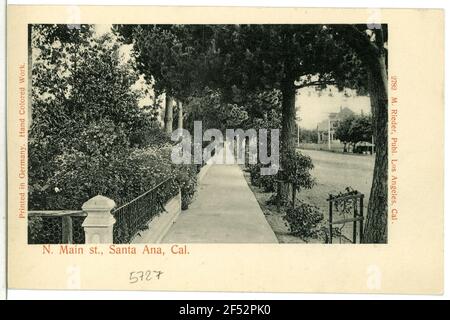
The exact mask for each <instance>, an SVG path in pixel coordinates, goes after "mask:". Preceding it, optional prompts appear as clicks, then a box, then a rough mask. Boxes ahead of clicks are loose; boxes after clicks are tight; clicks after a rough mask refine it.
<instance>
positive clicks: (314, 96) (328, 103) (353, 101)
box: [295, 87, 370, 129]
mask: <svg viewBox="0 0 450 320" xmlns="http://www.w3.org/2000/svg"><path fill="white" fill-rule="evenodd" d="M295 104H296V107H297V116H298V117H300V127H302V128H304V129H315V128H316V127H317V124H318V123H319V122H321V121H323V120H325V119H327V118H328V114H329V113H330V112H339V110H340V107H341V106H342V107H343V108H345V107H347V108H349V109H350V110H352V111H353V112H355V113H357V114H360V113H361V110H362V111H363V113H364V114H370V99H369V97H368V96H358V95H356V93H355V92H351V96H350V97H346V96H345V95H344V93H343V92H339V91H338V90H337V88H335V87H328V88H327V89H326V90H324V91H321V94H320V96H319V94H318V92H316V91H315V90H314V89H313V88H308V87H306V88H303V89H301V90H299V91H298V92H297V96H296V100H295Z"/></svg>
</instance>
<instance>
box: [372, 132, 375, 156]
mask: <svg viewBox="0 0 450 320" xmlns="http://www.w3.org/2000/svg"><path fill="white" fill-rule="evenodd" d="M374 147H375V144H374V141H373V135H372V155H373V154H374V152H375V150H374Z"/></svg>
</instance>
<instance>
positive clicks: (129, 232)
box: [111, 178, 178, 243]
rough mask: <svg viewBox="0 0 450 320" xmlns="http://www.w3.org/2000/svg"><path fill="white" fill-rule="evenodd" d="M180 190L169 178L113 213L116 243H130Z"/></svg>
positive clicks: (120, 206)
mask: <svg viewBox="0 0 450 320" xmlns="http://www.w3.org/2000/svg"><path fill="white" fill-rule="evenodd" d="M177 192H178V187H177V186H176V185H175V184H174V181H173V179H171V178H169V179H166V180H164V181H163V182H161V183H159V184H158V185H156V186H155V187H153V188H152V189H150V190H148V191H146V192H144V193H143V194H141V195H140V196H138V197H136V198H134V199H133V200H131V201H128V202H126V203H125V204H122V205H119V206H118V207H117V208H116V209H114V210H113V211H112V212H111V213H112V215H113V216H114V218H115V219H116V223H115V224H114V229H113V238H114V243H130V242H131V241H132V240H133V238H134V237H136V236H137V235H138V234H139V232H141V231H144V230H146V229H147V228H148V223H149V222H150V221H151V220H152V219H153V218H154V217H155V216H156V215H158V214H159V213H161V212H163V211H165V209H164V205H165V204H166V203H167V202H168V201H169V200H170V199H171V198H172V197H174V196H175V195H176V194H177Z"/></svg>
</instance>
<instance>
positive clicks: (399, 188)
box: [8, 6, 443, 293]
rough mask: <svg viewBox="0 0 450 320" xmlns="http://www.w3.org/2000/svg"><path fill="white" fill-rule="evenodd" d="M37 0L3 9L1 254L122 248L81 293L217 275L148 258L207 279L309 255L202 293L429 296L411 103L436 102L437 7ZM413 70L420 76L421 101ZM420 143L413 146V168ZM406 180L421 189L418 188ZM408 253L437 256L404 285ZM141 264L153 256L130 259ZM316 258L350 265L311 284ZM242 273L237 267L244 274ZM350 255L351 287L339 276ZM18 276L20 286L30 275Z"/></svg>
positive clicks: (434, 242) (432, 278)
mask: <svg viewBox="0 0 450 320" xmlns="http://www.w3.org/2000/svg"><path fill="white" fill-rule="evenodd" d="M52 8H54V9H55V10H54V11H52V12H50V10H47V9H49V7H43V10H41V11H40V13H39V14H38V13H33V12H32V11H31V10H30V8H29V7H23V6H22V7H21V6H13V7H10V8H9V9H10V10H9V15H10V22H9V26H8V35H9V36H8V39H9V42H8V45H9V48H8V49H9V51H8V55H9V57H11V56H12V55H14V58H12V57H11V59H10V60H9V63H10V64H9V71H8V82H9V84H10V86H11V88H10V89H9V92H8V93H9V103H8V108H9V111H10V112H9V119H8V139H9V140H8V141H9V142H11V143H9V145H10V149H9V151H8V176H9V179H10V180H9V190H10V191H9V202H10V203H11V205H10V207H9V211H8V220H9V229H10V232H9V234H10V242H9V245H10V246H11V248H12V257H11V258H10V259H13V261H10V265H11V264H12V265H18V264H21V263H23V261H22V260H21V259H25V258H24V257H25V252H30V257H32V258H33V261H39V262H38V263H37V265H38V266H36V269H37V270H36V271H38V270H41V269H42V268H44V265H45V264H48V263H50V261H53V262H55V263H56V265H58V266H59V265H61V266H66V267H65V268H66V269H64V270H67V265H68V264H67V263H68V261H69V260H70V261H72V262H71V263H72V264H69V265H73V261H78V262H75V265H76V267H74V268H75V269H73V270H80V269H79V268H82V269H83V270H85V268H86V266H88V265H92V264H93V263H94V264H95V263H101V262H100V261H109V262H111V261H114V260H112V259H120V260H117V261H120V265H121V266H120V267H119V269H123V274H125V276H124V277H125V278H126V279H125V278H124V280H123V281H122V280H117V283H115V282H114V281H112V282H111V283H108V284H107V285H106V284H105V283H104V282H101V281H100V280H98V279H97V280H98V281H100V282H99V283H98V285H97V284H96V282H95V281H94V280H92V277H93V274H98V273H99V272H102V271H101V270H91V271H90V272H92V273H89V275H88V276H87V278H89V279H90V281H91V282H90V283H89V284H86V283H87V280H83V278H82V279H81V280H78V283H80V281H81V282H82V283H83V285H79V287H78V288H105V287H106V288H115V287H116V288H127V289H128V288H133V287H132V285H134V284H136V283H137V284H136V286H135V288H140V289H141V288H142V289H155V288H159V289H161V288H162V289H174V288H175V289H178V288H180V289H183V288H184V289H192V288H203V289H204V290H211V289H212V290H214V287H211V285H212V284H208V285H206V284H201V283H196V284H195V285H193V284H192V283H191V282H186V283H184V282H183V284H180V286H179V287H177V286H176V285H174V283H176V279H179V277H180V275H179V274H178V275H177V274H172V275H171V279H164V277H165V276H167V273H169V271H165V270H166V269H169V270H171V271H170V272H172V273H173V272H174V271H173V270H174V265H176V264H180V263H181V264H183V263H184V262H185V263H186V264H185V266H186V268H187V270H193V269H195V267H196V266H198V265H200V264H202V266H203V267H202V268H207V270H208V271H207V272H208V274H215V272H217V270H210V269H213V268H214V266H216V265H217V263H221V262H220V261H213V260H216V259H219V260H221V261H222V263H224V264H225V265H229V264H230V263H232V260H233V259H234V258H233V257H235V258H237V257H239V256H240V257H241V259H244V256H245V259H250V260H251V259H254V261H262V259H263V257H264V259H266V258H268V257H269V259H270V260H272V261H271V262H270V263H269V265H272V266H273V265H276V266H278V267H280V265H282V264H284V265H283V266H281V270H288V271H286V272H288V274H292V273H293V272H295V271H294V270H293V269H292V264H293V263H294V262H295V261H298V259H302V257H303V258H305V257H307V259H308V260H309V259H310V260H309V262H310V263H312V265H314V266H319V267H318V269H317V268H315V271H314V272H315V273H314V277H315V278H314V279H310V280H308V281H307V282H303V283H302V282H301V281H300V282H297V283H296V284H289V283H288V282H286V280H283V281H282V282H278V283H276V284H274V283H271V282H270V281H269V280H265V281H264V282H263V285H261V286H260V287H258V286H257V285H255V283H254V282H253V281H257V278H258V277H263V276H264V275H265V274H267V272H269V271H268V270H260V271H258V272H256V273H254V274H252V276H251V277H250V278H251V279H253V280H249V281H248V283H247V282H245V281H242V279H241V280H240V282H239V283H234V282H233V281H231V283H229V284H226V281H227V280H226V279H232V278H233V277H232V276H231V275H230V274H226V275H224V278H223V280H221V281H219V284H218V287H217V288H218V289H220V288H221V289H223V288H225V289H229V290H244V291H245V290H249V291H253V290H256V291H258V290H262V291H265V290H273V291H291V290H293V291H295V290H300V291H302V290H303V291H308V290H316V291H341V290H342V291H348V292H352V291H353V292H355V291H370V290H375V291H376V290H378V292H385V291H386V292H388V291H390V292H392V291H396V290H397V291H399V292H401V291H406V292H410V293H416V292H422V291H423V292H434V293H436V292H439V290H440V289H439V287H440V284H441V282H442V281H441V280H442V274H441V273H442V256H441V255H440V249H441V248H442V227H443V225H442V219H443V211H442V184H439V183H440V182H441V180H442V176H441V174H442V156H443V153H442V152H443V150H442V149H439V147H442V141H443V123H437V124H436V123H434V122H433V123H432V121H431V120H430V119H427V118H426V117H421V116H420V115H421V114H423V112H424V110H423V107H421V106H419V104H420V103H423V101H427V100H428V101H434V103H433V104H429V107H428V111H427V112H428V114H429V115H432V114H436V116H440V115H442V113H443V100H442V96H439V93H440V92H443V91H442V90H443V74H442V71H441V68H442V67H443V42H442V39H443V38H442V37H443V27H442V26H443V15H442V14H441V12H440V11H439V10H428V11H427V10H422V11H421V12H417V10H403V11H402V10H400V11H395V10H380V9H377V10H378V11H376V10H375V11H374V10H372V11H370V10H363V9H360V10H357V9H347V10H342V9H341V10H339V9H334V10H335V11H333V9H308V10H306V9H303V10H299V9H298V10H295V9H265V10H266V11H264V10H256V9H254V8H253V9H251V8H246V9H245V10H244V9H242V10H240V11H239V8H237V9H231V8H227V9H224V12H227V13H226V14H225V16H224V17H222V18H220V17H214V16H210V18H209V19H205V16H208V14H209V13H211V12H212V9H211V8H183V9H181V8H177V9H178V11H173V12H177V14H174V15H173V16H172V17H171V18H172V19H169V17H170V14H169V13H170V12H172V11H170V10H169V9H170V8H165V7H160V8H150V7H141V8H140V9H141V10H143V12H142V14H141V15H135V16H134V15H133V14H136V12H137V11H136V10H138V8H133V9H131V8H129V7H122V8H119V7H110V8H107V9H105V10H107V13H108V14H109V16H108V15H103V16H102V17H100V16H101V12H102V7H76V9H75V10H74V9H73V7H71V8H70V9H69V8H67V7H63V6H61V7H57V6H56V7H52ZM277 10H278V11H277ZM118 11H122V12H123V16H121V17H122V20H121V19H118ZM275 11H276V12H278V13H279V15H278V16H277V18H270V17H271V16H272V15H271V14H270V13H271V12H275ZM419 11H420V10H419ZM73 12H77V14H78V15H79V16H78V17H77V16H76V17H75V18H73V19H71V18H70V16H69V17H66V16H67V15H70V14H73ZM144 12H153V13H155V12H159V13H160V17H166V19H162V18H161V19H158V18H153V19H147V20H146V19H145V14H144ZM374 12H375V13H374ZM186 14H190V15H188V16H189V17H190V19H187V18H186ZM214 14H215V15H219V12H218V9H217V8H216V9H215V11H214ZM233 14H237V15H236V16H235V18H233V19H231V18H230V19H228V20H227V17H231V16H232V15H233ZM178 15H179V17H180V18H178ZM58 16H59V18H58ZM321 16H323V17H324V18H323V19H320V17H321ZM93 17H98V18H96V19H94V18H93ZM133 17H135V18H133ZM200 17H203V18H200ZM246 17H247V18H246ZM248 17H252V18H251V19H249V18H248ZM283 17H285V18H283ZM292 17H294V18H292ZM374 17H375V18H374ZM408 18H415V19H416V22H417V24H418V26H415V27H414V28H421V27H422V28H428V29H427V30H429V32H427V31H425V30H424V31H421V32H420V33H419V34H418V37H419V38H420V39H422V38H423V39H426V40H424V41H427V44H430V45H433V46H434V47H435V48H436V50H435V51H432V52H428V51H426V50H424V49H423V48H421V49H420V50H415V48H416V44H414V43H413V42H414V40H413V39H407V40H402V37H404V36H405V34H407V31H406V30H407V28H408V26H409V24H408V22H407V20H408ZM19 19H21V20H20V21H19ZM431 20H434V23H432V24H428V23H429V21H431ZM425 25H426V26H427V27H425ZM430 32H434V36H432V37H428V36H427V35H426V34H430ZM440 32H441V33H440ZM408 34H409V33H408ZM409 36H410V37H411V35H410V34H409ZM427 37H428V38H427ZM402 41H404V42H407V44H404V42H403V43H402ZM13 50H14V51H13ZM406 50H411V51H408V55H404V54H405V51H406ZM408 59H409V60H408ZM407 60H408V61H410V63H408V62H407ZM417 61H422V64H421V65H420V64H419V65H416V64H414V63H415V62H417ZM408 64H410V66H412V65H414V68H416V69H419V70H413V68H412V67H408ZM419 72H420V73H422V74H423V75H431V76H430V77H428V78H427V79H429V81H430V83H429V84H425V85H424V86H425V87H424V88H421V90H420V92H421V93H422V96H421V97H417V95H418V91H416V89H417V87H416V79H417V78H416V77H417V76H418V75H419ZM433 99H434V100H433ZM421 108H422V109H421ZM416 110H419V111H417V112H416ZM434 118H435V117H434ZM417 123H421V127H422V129H420V130H418V127H417V126H416V125H417ZM426 128H431V129H430V130H428V131H427V130H425V129H426ZM433 132H434V133H433ZM431 133H433V134H434V136H433V138H435V139H436V140H435V141H433V142H430V141H431V140H432V139H431V136H425V135H429V134H431ZM430 139H431V140H430ZM424 140H426V141H427V143H426V144H424V145H422V146H423V147H424V146H425V145H427V146H428V147H429V148H428V147H426V149H427V150H426V151H425V150H423V151H425V153H429V155H428V156H426V155H425V154H420V155H418V156H417V158H415V159H416V163H415V165H414V164H412V163H411V162H410V161H408V159H409V157H415V155H416V154H417V153H416V150H415V147H414V145H416V146H418V145H420V141H424ZM433 143H434V144H435V145H436V146H437V148H436V149H432V148H431V145H430V144H433ZM415 166H416V168H420V167H422V166H423V167H424V168H427V169H426V170H425V172H420V171H418V170H416V171H415V170H414V167H415ZM417 183H420V184H417ZM414 188H418V189H423V190H422V191H420V192H419V190H417V192H418V193H419V194H421V193H426V192H428V191H433V193H432V196H431V195H424V196H423V198H422V200H421V201H420V199H418V198H420V197H421V196H420V195H419V196H418V195H415V194H414V193H415V190H414ZM11 190H12V191H11ZM430 194H431V193H430ZM423 208H427V209H426V211H427V212H426V213H425V212H423V213H420V212H419V211H420V210H423ZM423 215H428V218H427V219H425V217H423ZM421 229H422V231H423V232H428V234H426V235H425V234H423V233H422V232H421V231H420V230H421ZM411 239H413V240H411ZM416 244H417V247H415V245H416ZM355 245H356V246H355ZM19 248H23V250H25V251H23V250H21V249H19ZM214 248H216V249H214ZM217 248H224V249H217ZM231 248H234V249H233V250H231ZM252 248H258V249H252ZM265 248H266V249H265ZM307 248H309V249H307ZM217 250H219V251H220V250H223V256H221V255H220V253H218V252H217ZM241 250H242V251H241ZM414 250H416V251H415V252H416V254H417V256H415V255H414V254H413V252H414ZM212 252H213V253H212ZM236 252H238V253H236ZM249 252H251V253H249ZM288 253H290V254H288ZM293 253H295V254H293ZM399 253H400V254H399ZM420 255H422V257H425V256H426V257H429V258H430V259H432V260H433V261H434V263H435V264H432V265H431V266H430V265H428V264H427V263H426V262H425V261H422V262H419V263H418V265H416V267H417V270H416V271H414V270H410V271H409V273H408V274H409V275H414V274H415V275H418V277H419V278H420V280H418V281H417V282H416V283H410V282H409V281H411V282H413V280H405V279H402V277H401V276H400V273H399V272H400V270H403V269H404V267H405V266H406V265H409V266H411V267H412V265H413V261H416V260H420V258H419V256H420ZM288 256H290V257H291V259H292V260H289V259H288V258H287V257H288ZM323 256H325V257H323ZM219 257H220V258H219ZM270 257H272V259H271V258H270ZM277 257H278V258H277ZM280 257H281V258H280ZM55 259H56V260H55ZM99 259H103V260H99ZM126 259H128V261H126V262H124V263H123V264H122V261H124V260H126ZM131 259H135V261H136V267H133V264H132V262H131ZM146 259H147V260H146ZM149 259H150V260H149ZM343 259H344V260H345V259H348V261H345V262H344V261H343ZM393 259H397V262H395V260H393ZM311 260H313V261H312V262H311ZM94 261H96V262H94ZM145 261H146V262H145ZM149 261H150V262H151V264H152V265H154V266H155V267H154V268H156V269H155V270H153V269H148V270H147V269H142V268H143V267H142V266H143V265H145V264H148V262H149ZM302 261H303V262H302V263H301V264H300V265H301V268H302V269H305V268H306V269H309V267H308V266H307V265H306V261H305V260H302ZM324 261H329V262H330V265H333V264H335V267H336V268H347V270H346V271H345V272H341V273H340V276H337V277H336V278H335V279H334V280H331V281H334V283H330V284H329V285H323V284H320V277H321V273H325V274H327V275H326V276H324V277H325V278H331V279H333V274H332V272H330V270H326V271H325V270H322V269H323V266H324V264H325V263H324ZM371 261H372V262H371ZM373 261H375V262H373ZM377 261H378V262H377ZM353 262H354V263H353ZM259 263H260V262H259ZM56 265H55V266H56ZM395 265H396V266H395ZM320 266H322V269H320ZM357 266H358V267H357ZM50 267H51V266H50ZM61 268H64V267H61ZM77 268H78V269H77ZM134 268H136V270H135V269H134ZM149 268H150V267H149ZM235 268H236V267H232V269H233V270H235ZM243 268H244V269H243V270H241V274H242V275H241V276H239V277H238V278H239V279H240V278H241V277H245V276H246V275H247V276H248V274H249V273H251V270H250V268H248V267H243ZM353 268H358V270H359V271H358V272H360V275H358V276H357V277H356V278H358V279H360V280H356V279H355V281H360V282H361V283H358V284H353V283H347V284H344V283H343V282H345V280H344V278H345V275H346V274H347V273H348V272H351V271H352V270H355V269H353ZM427 268H428V269H427ZM93 269H95V268H93ZM175 269H176V268H175ZM220 269H221V270H222V271H223V267H221V268H220ZM387 269H392V270H389V271H388V270H387ZM413 269H414V268H413ZM71 270H72V269H71ZM336 270H341V269H336ZM430 270H431V271H432V272H431V273H430V272H429V271H430ZM64 272H65V271H64ZM64 272H63V273H64ZM77 272H79V271H77ZM106 272H107V274H108V277H113V276H117V277H118V278H120V277H122V276H120V275H119V271H117V270H115V271H112V270H110V271H106ZM133 272H135V274H134V276H133ZM139 272H141V273H142V275H143V277H140V276H137V274H138V273H139ZM308 272H313V271H308ZM308 272H306V273H305V275H304V276H306V274H308ZM60 273H61V271H60ZM87 273H88V271H82V272H81V274H83V275H86V274H87ZM310 274H311V273H310ZM374 274H375V275H377V277H376V279H377V280H376V281H375V282H373V278H370V277H371V276H373V275H374ZM381 274H386V278H387V279H389V281H391V283H390V284H388V285H386V286H383V287H382V286H381V284H379V282H380V283H381V280H380V279H381V276H380V277H378V275H381ZM304 276H299V275H296V276H295V277H300V278H301V279H304V278H302V277H304ZM19 277H20V276H19V274H18V273H17V272H15V271H14V276H13V279H12V282H13V283H17V286H19V287H23V286H26V285H27V284H28V285H30V286H32V287H34V286H35V285H36V286H41V287H47V284H43V283H42V282H41V283H40V284H38V283H39V282H33V280H30V279H31V275H30V279H28V278H26V277H25V278H24V279H19ZM196 277H199V276H196ZM295 277H294V278H295ZM56 278H58V279H59V280H51V281H50V282H49V283H50V284H48V286H50V287H53V288H59V287H61V288H64V287H65V288H67V283H68V282H67V274H66V275H65V276H64V275H60V276H58V277H56ZM87 278H84V279H87ZM144 278H145V279H144ZM160 278H161V279H162V281H160ZM27 279H28V280H27ZM111 279H112V278H111ZM146 279H147V280H146ZM148 279H153V280H152V281H153V282H152V281H150V280H148ZM361 279H362V280H361ZM368 279H369V280H368ZM58 281H60V282H58ZM158 281H160V282H159V283H158ZM165 281H166V282H165ZM228 281H229V280H228ZM371 281H372V282H371ZM427 281H428V282H427ZM350 282H351V281H350ZM152 283H158V284H155V285H153V287H152ZM370 283H372V286H371V285H369V284H370ZM373 283H375V284H373Z"/></svg>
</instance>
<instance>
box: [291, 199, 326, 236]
mask: <svg viewBox="0 0 450 320" xmlns="http://www.w3.org/2000/svg"><path fill="white" fill-rule="evenodd" d="M284 219H285V220H286V222H287V226H289V229H290V232H291V233H292V234H293V235H295V236H297V237H300V238H302V239H303V240H305V241H307V240H308V238H309V239H310V238H314V239H316V238H318V237H319V235H320V233H321V232H322V229H321V222H322V220H323V214H322V213H321V212H320V210H319V208H318V207H316V206H313V205H310V204H308V203H305V202H300V203H298V205H297V206H296V207H295V208H292V207H290V208H288V209H287V211H286V215H285V216H284Z"/></svg>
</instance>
